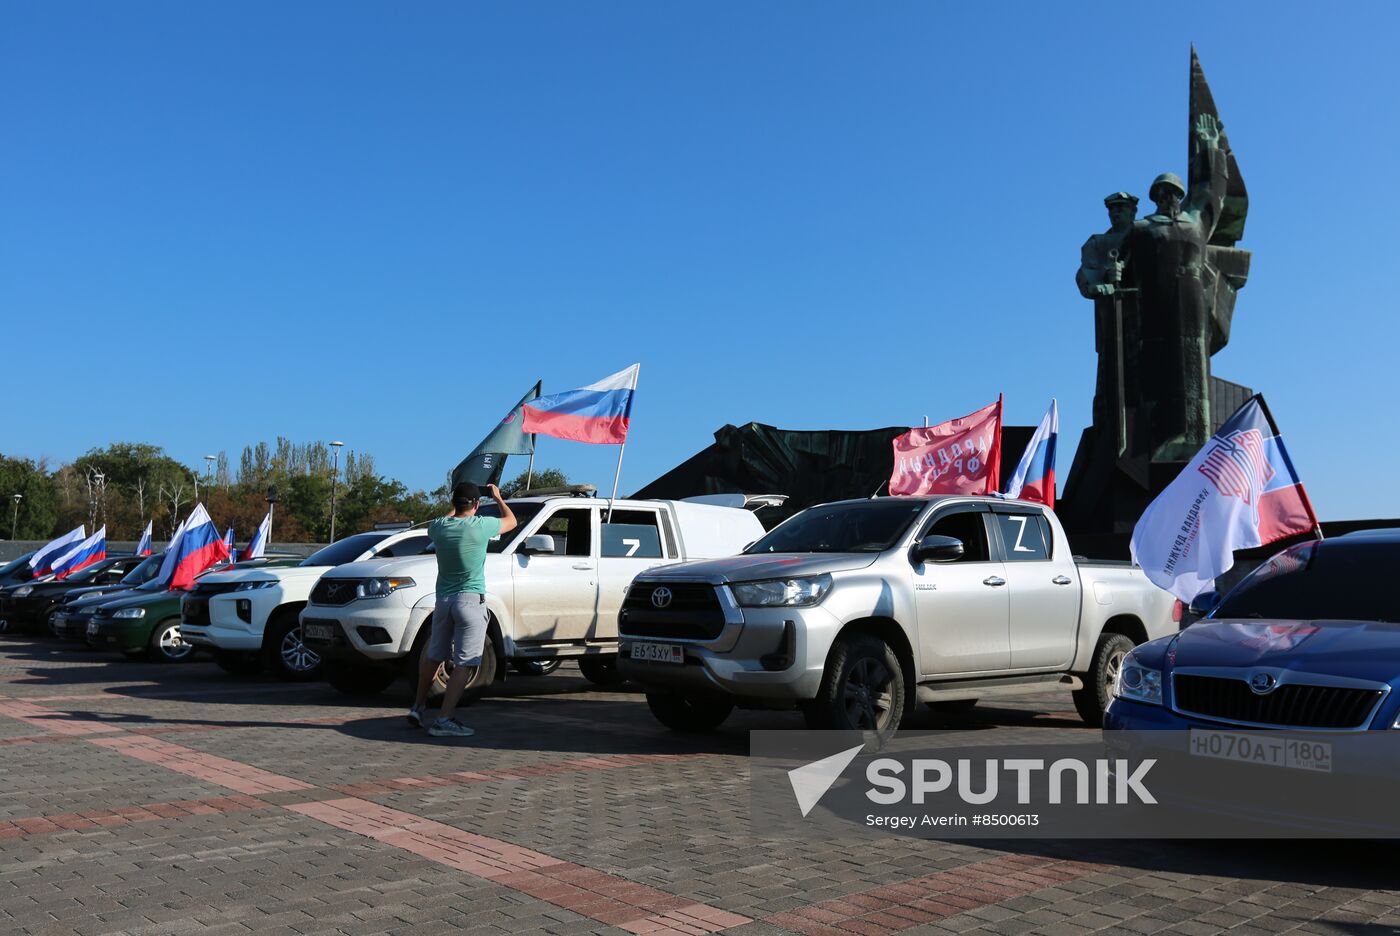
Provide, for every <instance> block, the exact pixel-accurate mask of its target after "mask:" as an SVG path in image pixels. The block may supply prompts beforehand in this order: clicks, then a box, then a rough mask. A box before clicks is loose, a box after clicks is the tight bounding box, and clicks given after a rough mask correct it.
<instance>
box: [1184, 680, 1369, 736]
mask: <svg viewBox="0 0 1400 936" xmlns="http://www.w3.org/2000/svg"><path fill="white" fill-rule="evenodd" d="M1172 689H1173V691H1174V693H1175V706H1176V709H1177V711H1179V712H1183V713H1186V714H1188V715H1201V716H1203V717H1205V718H1221V719H1226V720H1228V721H1236V722H1249V723H1251V724H1256V725H1273V726H1278V727H1288V728H1361V727H1364V725H1365V722H1366V718H1367V716H1368V715H1370V714H1371V710H1372V709H1373V708H1375V705H1376V701H1377V700H1378V699H1380V697H1381V696H1382V695H1383V692H1382V691H1381V690H1380V689H1354V688H1351V687H1344V686H1306V685H1299V684H1297V683H1287V684H1284V685H1282V686H1279V687H1278V688H1277V689H1275V690H1273V691H1272V692H1269V693H1267V694H1265V695H1260V694H1258V693H1256V692H1255V691H1254V690H1252V689H1250V688H1249V683H1247V682H1245V681H1244V680H1243V679H1229V678H1225V677H1220V676H1195V675H1189V674H1186V673H1178V674H1176V675H1175V676H1173V677H1172Z"/></svg>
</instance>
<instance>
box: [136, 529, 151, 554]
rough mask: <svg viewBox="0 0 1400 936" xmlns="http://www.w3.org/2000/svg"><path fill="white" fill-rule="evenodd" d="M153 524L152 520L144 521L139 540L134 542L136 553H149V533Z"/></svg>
mask: <svg viewBox="0 0 1400 936" xmlns="http://www.w3.org/2000/svg"><path fill="white" fill-rule="evenodd" d="M154 524H155V521H154V520H147V521H146V529H145V530H144V531H143V532H142V533H141V541H140V542H139V543H137V544H136V555H138V556H149V555H150V554H151V533H152V531H153V525H154Z"/></svg>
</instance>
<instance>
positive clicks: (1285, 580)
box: [1211, 538, 1400, 621]
mask: <svg viewBox="0 0 1400 936" xmlns="http://www.w3.org/2000/svg"><path fill="white" fill-rule="evenodd" d="M1397 562H1400V543H1382V542H1377V541H1376V540H1369V541H1368V540H1367V539H1365V538H1362V539H1358V540H1347V539H1336V540H1329V541H1327V542H1325V543H1323V542H1316V543H1303V544H1302V545H1299V546H1294V547H1292V548H1290V549H1285V550H1284V551H1283V552H1281V553H1279V554H1278V555H1276V556H1274V557H1273V558H1272V559H1269V560H1268V561H1267V562H1265V563H1264V564H1263V565H1261V566H1260V567H1259V568H1257V569H1255V570H1254V571H1253V572H1251V573H1249V575H1248V576H1246V577H1245V578H1244V580H1243V581H1241V582H1240V583H1239V584H1238V585H1236V586H1235V588H1234V590H1233V591H1231V592H1230V594H1228V595H1226V596H1225V600H1224V601H1222V602H1221V603H1220V607H1218V608H1216V610H1215V613H1214V614H1212V615H1211V617H1212V618H1282V619H1285V620H1294V621H1317V620H1328V619H1330V620H1338V621H1400V597H1397V596H1396V594H1395V592H1392V591H1391V590H1390V578H1389V577H1390V575H1392V574H1394V573H1393V570H1394V569H1395V567H1396V563H1397Z"/></svg>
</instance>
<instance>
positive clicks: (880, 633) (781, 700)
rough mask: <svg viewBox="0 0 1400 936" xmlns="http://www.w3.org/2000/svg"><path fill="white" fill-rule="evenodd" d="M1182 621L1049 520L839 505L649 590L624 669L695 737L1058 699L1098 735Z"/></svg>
mask: <svg viewBox="0 0 1400 936" xmlns="http://www.w3.org/2000/svg"><path fill="white" fill-rule="evenodd" d="M1179 610H1180V609H1179V605H1175V606H1174V599H1173V598H1172V596H1171V595H1169V594H1168V593H1167V592H1164V591H1162V590H1161V589H1159V588H1157V587H1156V586H1154V585H1153V584H1152V583H1151V582H1149V581H1148V580H1147V577H1146V576H1145V575H1143V573H1142V571H1141V570H1139V569H1135V568H1133V567H1132V566H1131V565H1130V564H1128V563H1126V562H1125V563H1096V562H1086V561H1082V560H1077V559H1076V558H1075V557H1074V556H1073V555H1071V554H1070V549H1069V544H1068V542H1067V540H1066V539H1065V534H1064V530H1063V529H1062V528H1061V527H1060V522H1059V520H1058V519H1056V517H1055V514H1054V512H1053V511H1050V510H1047V509H1045V508H1044V507H1042V506H1040V505H1039V504H1032V503H1027V502H1024V501H1013V500H1000V499H996V498H990V497H927V498H922V497H885V498H879V499H875V500H855V501H840V502H837V503H833V504H823V505H821V506H818V507H812V508H810V509H808V510H805V511H803V512H802V513H800V514H797V515H796V516H794V517H791V518H790V519H788V520H787V521H786V522H785V523H783V524H782V525H780V526H778V527H777V528H775V529H774V530H773V531H772V532H770V533H769V534H768V535H766V536H765V537H763V539H761V540H759V541H758V542H756V543H755V544H754V545H752V546H751V547H749V548H748V549H746V550H745V551H744V553H743V555H739V556H734V557H731V558H728V559H720V560H715V561H711V562H686V563H682V564H679V565H674V566H669V567H667V568H665V569H657V570H655V571H652V572H648V573H645V574H644V575H641V576H639V577H638V578H637V580H636V581H635V582H633V583H632V588H631V589H630V590H629V591H628V593H627V601H626V603H625V605H624V607H623V610H622V612H621V615H620V619H619V623H618V629H619V631H620V632H621V643H622V648H621V649H622V658H621V665H620V670H621V672H622V674H623V675H624V676H625V677H627V678H629V679H631V680H632V681H634V682H637V683H640V684H641V685H643V686H644V687H645V688H646V689H647V690H648V691H647V702H648V704H649V705H650V706H651V709H652V712H653V714H654V715H655V716H656V717H657V719H658V720H659V721H660V722H662V723H663V724H665V725H667V726H668V727H671V728H674V729H677V730H682V731H704V730H709V729H712V728H715V727H717V726H718V725H719V724H720V723H721V722H723V721H724V719H725V718H726V717H728V715H729V713H730V711H731V710H732V709H733V708H734V707H735V705H741V706H744V707H751V708H769V707H784V706H792V705H794V704H795V705H797V706H798V707H799V708H800V709H801V710H802V711H803V713H804V714H805V715H806V717H807V721H808V724H810V725H811V726H812V727H814V728H839V729H856V730H862V731H873V732H876V733H879V734H882V735H883V734H887V733H892V732H893V731H894V730H895V729H896V728H897V727H898V725H899V722H900V719H901V718H902V717H903V715H904V713H905V712H906V711H907V710H908V709H909V708H912V706H913V705H914V703H915V702H916V701H924V702H929V703H933V704H936V705H944V706H948V705H952V706H967V705H972V704H975V702H976V700H977V699H979V698H983V697H986V696H995V695H999V694H1006V693H1014V692H1025V691H1034V690H1042V689H1046V688H1050V687H1053V686H1057V685H1061V686H1064V687H1066V688H1069V689H1072V690H1073V691H1074V701H1075V707H1076V708H1077V709H1078V711H1079V713H1080V715H1081V717H1083V719H1084V720H1085V721H1086V722H1088V723H1089V724H1092V725H1098V724H1100V723H1101V721H1102V718H1103V710H1104V707H1105V706H1106V705H1107V703H1108V700H1109V688H1110V687H1111V685H1112V683H1113V681H1114V679H1115V677H1116V675H1117V671H1118V666H1119V664H1120V663H1121V662H1122V660H1123V657H1124V655H1125V654H1126V653H1127V652H1128V651H1129V650H1131V649H1132V648H1133V646H1134V645H1135V644H1139V643H1143V642H1144V641H1147V640H1151V639H1153V638H1156V637H1162V636H1164V635H1166V634H1169V633H1172V632H1174V631H1176V630H1177V629H1178V624H1177V623H1175V621H1174V618H1175V619H1179Z"/></svg>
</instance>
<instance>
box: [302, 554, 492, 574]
mask: <svg viewBox="0 0 1400 936" xmlns="http://www.w3.org/2000/svg"><path fill="white" fill-rule="evenodd" d="M489 558H490V557H488V559H489ZM429 570H431V571H432V573H433V574H434V575H436V574H437V556H401V557H399V558H397V559H364V560H362V561H360V562H347V563H345V565H340V566H335V567H334V568H332V569H330V570H329V571H327V572H325V573H324V574H323V575H322V576H321V577H322V578H378V577H380V576H393V575H403V576H414V575H422V574H423V573H424V572H425V571H429Z"/></svg>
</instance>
